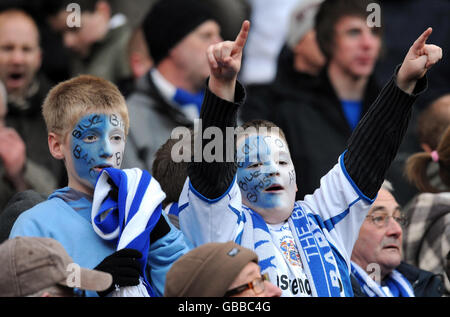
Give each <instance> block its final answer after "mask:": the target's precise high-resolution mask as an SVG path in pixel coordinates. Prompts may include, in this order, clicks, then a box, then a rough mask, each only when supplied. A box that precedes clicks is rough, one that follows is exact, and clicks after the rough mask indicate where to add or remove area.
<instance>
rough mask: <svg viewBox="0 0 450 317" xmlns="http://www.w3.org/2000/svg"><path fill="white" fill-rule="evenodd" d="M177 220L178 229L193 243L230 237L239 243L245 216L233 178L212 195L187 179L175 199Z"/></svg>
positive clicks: (217, 240)
mask: <svg viewBox="0 0 450 317" xmlns="http://www.w3.org/2000/svg"><path fill="white" fill-rule="evenodd" d="M179 220H180V228H181V230H182V231H183V233H184V235H185V237H186V239H188V240H189V242H190V243H191V244H192V246H193V247H197V246H199V245H202V244H204V243H208V242H226V241H230V240H232V241H236V242H237V243H239V242H240V241H239V236H240V235H241V234H242V230H243V225H244V222H245V216H244V214H243V211H242V201H241V192H240V189H239V186H238V185H237V183H236V178H234V179H233V181H232V183H231V185H230V186H229V188H228V189H227V191H225V192H224V193H223V194H222V196H219V197H217V198H215V199H209V198H206V197H205V196H203V195H202V194H201V193H199V192H198V191H197V190H196V189H195V188H194V187H193V186H192V183H191V182H190V180H189V179H187V180H186V182H185V184H184V188H183V191H182V193H181V196H180V200H179Z"/></svg>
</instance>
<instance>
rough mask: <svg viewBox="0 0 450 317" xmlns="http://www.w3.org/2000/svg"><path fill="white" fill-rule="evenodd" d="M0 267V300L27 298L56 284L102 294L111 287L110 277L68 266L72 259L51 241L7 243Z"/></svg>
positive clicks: (31, 239)
mask: <svg viewBox="0 0 450 317" xmlns="http://www.w3.org/2000/svg"><path fill="white" fill-rule="evenodd" d="M0 263H1V264H2V269H1V270H0V296H2V297H20V296H27V295H31V294H34V293H37V292H39V291H40V290H43V289H45V288H48V287H51V286H54V285H57V284H59V285H62V286H66V287H71V288H75V287H76V288H79V289H82V290H92V291H103V290H106V289H108V288H109V287H110V285H111V283H112V276H111V274H109V273H105V272H100V271H96V270H89V269H86V268H81V267H79V266H76V265H75V266H71V264H73V260H72V258H71V257H70V256H69V255H68V254H67V252H66V250H65V249H64V247H63V246H62V245H61V244H60V243H59V242H58V241H56V240H54V239H51V238H39V237H16V238H13V239H10V240H6V241H5V242H3V243H2V244H1V245H0ZM78 272H79V275H77V274H78Z"/></svg>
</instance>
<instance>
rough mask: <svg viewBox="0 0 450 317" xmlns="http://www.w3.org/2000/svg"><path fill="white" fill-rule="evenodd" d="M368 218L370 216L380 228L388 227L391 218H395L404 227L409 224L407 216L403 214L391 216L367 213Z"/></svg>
mask: <svg viewBox="0 0 450 317" xmlns="http://www.w3.org/2000/svg"><path fill="white" fill-rule="evenodd" d="M366 218H370V220H371V221H372V223H373V224H374V225H376V226H377V227H378V228H383V227H387V225H388V224H389V219H390V218H394V220H395V221H396V222H397V223H398V224H399V225H400V226H402V227H404V226H406V224H407V221H406V217H404V216H402V215H400V216H389V215H387V214H375V215H367V216H366Z"/></svg>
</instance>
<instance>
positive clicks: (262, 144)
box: [237, 135, 280, 208]
mask: <svg viewBox="0 0 450 317" xmlns="http://www.w3.org/2000/svg"><path fill="white" fill-rule="evenodd" d="M265 138H267V136H259V135H254V136H250V137H248V138H246V140H245V142H244V144H243V145H242V146H241V147H240V150H239V152H238V153H239V156H238V170H237V181H238V185H239V188H240V189H241V193H242V195H243V196H244V197H245V198H246V199H247V200H248V201H249V202H250V203H251V204H252V205H254V206H256V207H260V208H273V207H275V206H277V205H278V204H279V199H280V197H278V195H273V194H270V193H266V192H264V189H265V188H267V187H269V186H270V185H271V184H272V181H273V178H272V177H271V176H270V166H268V164H266V163H265V161H267V160H268V158H269V157H270V154H271V151H270V147H269V146H268V144H267V142H266V140H265ZM255 164H256V165H255ZM252 165H254V166H255V167H251V166H252Z"/></svg>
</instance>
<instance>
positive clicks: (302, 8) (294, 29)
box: [286, 0, 323, 49]
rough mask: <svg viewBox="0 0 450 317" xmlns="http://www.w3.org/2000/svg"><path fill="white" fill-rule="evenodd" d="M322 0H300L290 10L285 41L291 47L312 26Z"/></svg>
mask: <svg viewBox="0 0 450 317" xmlns="http://www.w3.org/2000/svg"><path fill="white" fill-rule="evenodd" d="M322 2H323V0H302V1H300V3H299V4H298V5H297V6H296V7H295V8H294V9H293V10H292V13H291V15H290V19H289V25H288V31H287V35H286V43H287V44H288V46H289V48H291V49H293V48H294V47H295V46H296V45H297V44H298V42H299V41H300V40H301V39H302V38H303V37H304V36H305V34H306V33H307V32H308V31H310V30H312V29H313V28H314V19H315V16H316V13H317V11H318V10H319V6H320V4H321V3H322Z"/></svg>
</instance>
